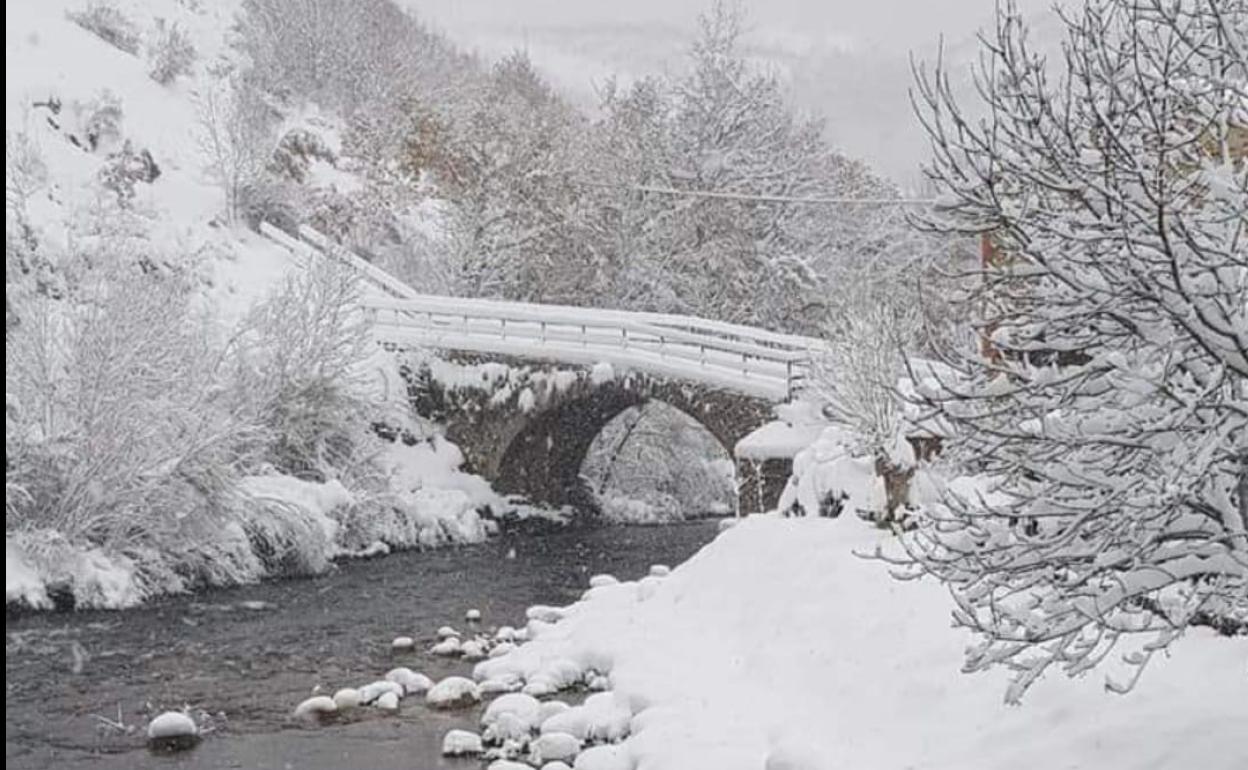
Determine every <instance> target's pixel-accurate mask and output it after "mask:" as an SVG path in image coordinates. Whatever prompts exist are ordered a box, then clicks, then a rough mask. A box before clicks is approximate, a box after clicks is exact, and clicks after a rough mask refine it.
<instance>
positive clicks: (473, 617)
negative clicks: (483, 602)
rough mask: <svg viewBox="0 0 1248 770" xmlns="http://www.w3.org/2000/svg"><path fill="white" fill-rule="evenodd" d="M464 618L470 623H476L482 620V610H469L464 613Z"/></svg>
mask: <svg viewBox="0 0 1248 770" xmlns="http://www.w3.org/2000/svg"><path fill="white" fill-rule="evenodd" d="M464 618H465V619H466V620H467V621H468V622H469V623H476V622H478V621H480V620H481V610H468V611H467V612H465V613H464Z"/></svg>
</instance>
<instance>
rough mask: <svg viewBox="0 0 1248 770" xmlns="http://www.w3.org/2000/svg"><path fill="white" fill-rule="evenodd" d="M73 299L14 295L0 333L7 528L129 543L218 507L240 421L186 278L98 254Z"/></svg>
mask: <svg viewBox="0 0 1248 770" xmlns="http://www.w3.org/2000/svg"><path fill="white" fill-rule="evenodd" d="M74 299H75V301H73V302H70V301H66V300H58V299H53V298H50V297H48V296H45V295H39V294H34V295H33V296H28V297H24V298H23V300H22V302H23V304H24V307H23V308H22V325H21V327H20V330H18V331H17V332H15V333H13V334H10V335H8V339H7V340H6V346H5V359H6V361H5V363H6V367H5V368H6V372H5V387H6V394H7V402H8V410H7V411H8V415H7V417H8V419H7V420H6V428H7V430H6V434H7V435H6V452H7V455H8V458H7V459H8V464H7V469H6V474H5V476H6V479H5V480H6V487H7V488H8V490H9V491H10V494H9V495H7V497H8V506H7V516H6V529H8V530H18V531H26V532H33V531H38V530H48V531H54V532H56V533H58V534H59V535H60V536H61V537H63V538H64V539H65V540H66V542H69V543H72V544H83V543H90V544H94V545H98V546H104V547H109V548H114V549H138V550H140V551H141V550H143V549H156V550H161V549H163V548H165V547H167V546H171V545H173V544H176V543H179V542H182V541H183V540H184V539H185V537H186V535H187V527H188V526H200V525H202V524H203V523H204V522H214V521H215V522H218V523H219V522H222V521H224V520H226V519H228V518H229V516H230V515H231V511H230V508H229V503H228V497H229V493H230V490H231V489H232V485H233V482H234V476H235V474H236V472H237V470H238V465H237V456H236V453H235V447H236V446H237V444H238V443H239V442H240V440H241V439H242V438H243V437H245V436H246V434H248V433H249V432H250V430H251V426H249V425H247V424H246V423H243V422H240V421H238V420H236V419H235V418H234V416H233V415H232V414H230V413H229V412H228V411H226V410H223V409H221V408H220V407H221V404H220V403H219V399H218V398H217V396H216V393H215V390H214V387H213V385H214V383H215V375H214V372H213V366H214V363H215V362H216V361H218V360H219V355H220V351H214V350H213V349H212V348H211V347H210V345H209V344H208V342H207V337H206V336H205V335H204V334H203V333H202V330H201V328H200V327H199V326H198V324H197V323H196V321H195V319H194V317H193V315H192V313H191V309H190V307H191V305H190V285H189V283H188V281H187V280H186V279H185V277H184V276H179V275H173V274H144V273H143V272H141V271H140V270H139V269H138V268H137V267H136V266H135V265H133V264H128V263H122V264H117V263H107V264H105V265H102V266H100V268H99V269H98V270H97V271H95V272H93V273H91V274H90V275H89V276H88V278H87V279H84V280H83V281H81V282H80V283H79V285H78V286H77V287H76V294H75V298H74Z"/></svg>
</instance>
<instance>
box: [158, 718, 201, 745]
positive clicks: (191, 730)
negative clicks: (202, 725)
mask: <svg viewBox="0 0 1248 770" xmlns="http://www.w3.org/2000/svg"><path fill="white" fill-rule="evenodd" d="M198 742H199V727H198V726H197V725H196V724H195V720H194V719H191V718H190V717H189V716H187V715H186V714H184V713H182V712H181V711H166V712H165V713H163V714H160V715H159V716H157V717H156V718H155V719H153V720H152V721H151V722H150V723H149V724H148V726H147V744H148V746H150V747H151V748H152V749H154V750H156V751H183V750H185V749H189V748H191V747H192V746H194V745H195V744H196V743H198Z"/></svg>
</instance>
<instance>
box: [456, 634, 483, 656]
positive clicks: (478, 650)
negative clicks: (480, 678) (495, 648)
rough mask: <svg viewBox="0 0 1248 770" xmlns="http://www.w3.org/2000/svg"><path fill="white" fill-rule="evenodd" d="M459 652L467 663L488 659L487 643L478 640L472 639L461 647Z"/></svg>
mask: <svg viewBox="0 0 1248 770" xmlns="http://www.w3.org/2000/svg"><path fill="white" fill-rule="evenodd" d="M459 652H460V654H461V655H463V656H464V660H467V661H477V660H484V659H485V657H486V647H485V642H483V641H480V640H478V639H470V640H468V641H466V642H464V643H463V644H462V645H460V648H459Z"/></svg>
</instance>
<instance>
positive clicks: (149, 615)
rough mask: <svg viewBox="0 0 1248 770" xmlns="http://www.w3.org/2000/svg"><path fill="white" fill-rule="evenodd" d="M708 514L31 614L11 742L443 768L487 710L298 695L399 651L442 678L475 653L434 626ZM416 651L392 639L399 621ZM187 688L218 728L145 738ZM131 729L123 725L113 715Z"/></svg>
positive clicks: (107, 751)
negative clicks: (188, 745) (386, 705)
mask: <svg viewBox="0 0 1248 770" xmlns="http://www.w3.org/2000/svg"><path fill="white" fill-rule="evenodd" d="M715 531H716V525H715V523H713V522H698V523H689V524H679V525H671V526H665V527H604V528H594V529H590V528H584V529H571V530H566V531H560V532H555V533H551V534H546V535H541V536H537V535H528V536H524V535H515V536H508V537H503V538H499V539H496V540H492V541H490V542H488V543H485V544H482V545H476V546H467V547H460V548H448V549H442V550H436V551H423V552H416V551H412V552H406V553H398V554H392V555H390V556H386V557H383V558H379V559H373V560H368V561H355V562H346V563H343V564H341V565H340V566H339V568H338V569H336V570H335V571H333V572H331V573H329V574H326V575H322V576H318V577H314V578H308V579H299V580H283V581H274V582H269V583H262V584H259V585H254V586H245V587H239V588H232V589H221V590H213V591H206V592H201V593H198V594H195V595H193V596H183V597H175V598H170V599H166V600H163V601H160V602H155V603H152V604H150V605H148V606H144V607H141V608H137V609H132V610H125V611H120V612H104V611H90V612H72V613H64V612H62V613H38V614H29V615H24V616H10V617H8V618H6V623H5V700H6V708H5V758H6V762H7V764H8V767H9V769H10V770H13V768H96V769H99V770H111V769H113V768H117V769H118V770H121V769H123V768H124V769H125V770H140V769H141V768H213V769H214V770H216V769H217V768H248V769H253V768H254V769H255V770H270V769H271V770H321V769H324V770H352V769H354V768H361V769H367V770H389V769H390V768H394V769H395V770H398V769H399V768H402V770H425V769H429V770H434V769H436V768H459V769H460V770H465V769H466V768H475V767H477V766H478V764H477V763H476V762H475V761H465V760H450V759H442V758H441V757H440V756H439V750H440V747H441V742H442V736H443V734H444V733H445V732H446V731H447V730H449V729H451V728H453V727H462V728H467V729H476V726H477V720H478V718H479V716H480V709H479V708H478V709H472V710H463V711H454V712H438V711H433V710H430V709H428V708H427V707H426V706H425V705H424V703H423V701H421V700H420V699H419V698H408V699H406V700H404V701H403V704H402V707H401V710H400V712H399V714H398V715H387V714H383V713H382V712H380V711H378V710H376V709H371V708H365V709H358V710H356V711H355V712H353V713H352V716H350V717H349V718H344V719H342V721H340V722H338V723H334V724H329V725H324V726H319V727H317V726H309V725H305V724H302V723H300V722H298V721H297V720H295V719H294V718H293V717H292V716H291V710H292V709H293V708H294V706H295V705H296V704H297V703H298V702H299V701H300V700H302V699H303V698H305V697H307V696H308V695H309V694H311V691H312V688H313V687H314V686H315V685H318V684H319V685H321V686H322V688H323V691H324V692H325V693H326V694H330V693H332V692H333V691H334V690H335V689H337V688H339V687H346V686H360V685H363V684H366V683H368V682H370V681H373V680H374V679H378V678H380V677H381V676H382V675H383V674H384V673H385V672H386V671H388V670H389V669H390V668H393V667H394V666H398V665H403V666H409V667H411V668H413V669H415V670H417V671H423V672H425V673H427V674H429V675H430V676H432V677H433V678H434V679H438V678H440V677H442V676H446V675H449V674H466V673H467V672H468V671H470V668H471V666H470V664H468V663H465V662H462V661H459V660H447V659H443V658H436V657H434V656H431V655H429V654H427V653H426V652H424V649H425V648H426V647H428V646H429V644H431V643H432V642H433V641H434V637H435V631H436V629H437V628H438V627H439V626H442V625H446V624H450V625H454V626H455V627H457V628H460V629H461V630H465V631H467V630H468V624H466V623H465V622H464V620H463V618H464V612H465V611H466V610H467V609H469V608H477V609H480V610H481V612H482V614H483V616H484V617H483V622H482V623H481V626H482V627H483V628H489V627H491V626H497V625H520V624H522V623H523V619H524V610H525V608H527V607H528V606H529V605H532V604H567V603H569V602H571V601H573V600H575V599H576V598H577V597H578V596H579V595H580V594H581V592H583V591H584V590H585V588H586V581H587V580H588V578H589V576H590V575H593V574H595V573H600V572H607V573H611V574H614V575H616V576H618V577H620V578H621V579H629V578H636V577H640V576H642V575H644V574H645V573H646V570H647V568H648V567H649V565H651V564H655V563H664V564H670V565H673V566H674V565H676V564H678V563H680V562H682V561H684V560H685V559H687V558H688V557H689V556H691V555H692V554H693V553H694V552H696V551H697V550H698V549H699V548H700V547H701V546H702V545H704V544H705V543H707V542H709V541H710V539H711V538H712V537H714V534H715ZM400 635H408V636H413V637H415V638H416V639H417V642H418V644H417V651H415V652H407V653H402V654H399V653H395V652H393V651H392V650H391V649H390V642H391V640H393V639H394V637H396V636H400ZM184 705H189V706H190V707H192V709H194V710H196V711H197V712H198V711H200V710H202V711H203V712H205V713H207V714H209V715H211V719H210V724H211V725H212V727H213V729H212V732H211V733H210V734H208V735H207V736H206V737H205V739H204V741H203V742H202V743H201V744H200V745H199V746H198V747H197V748H195V749H193V750H191V751H189V752H183V753H180V754H175V755H156V754H152V753H149V752H148V751H147V750H146V748H145V746H144V735H143V731H144V728H145V725H146V722H147V720H148V719H149V718H150V716H151V715H152V714H153V713H154V712H155V711H160V710H165V709H169V708H181V707H183V706H184ZM105 719H106V720H109V721H110V722H114V723H119V724H122V725H127V726H130V727H132V728H133V730H132V731H130V732H127V731H126V730H124V729H119V728H117V727H115V726H112V725H109V724H106V723H105V721H104V720H105Z"/></svg>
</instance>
